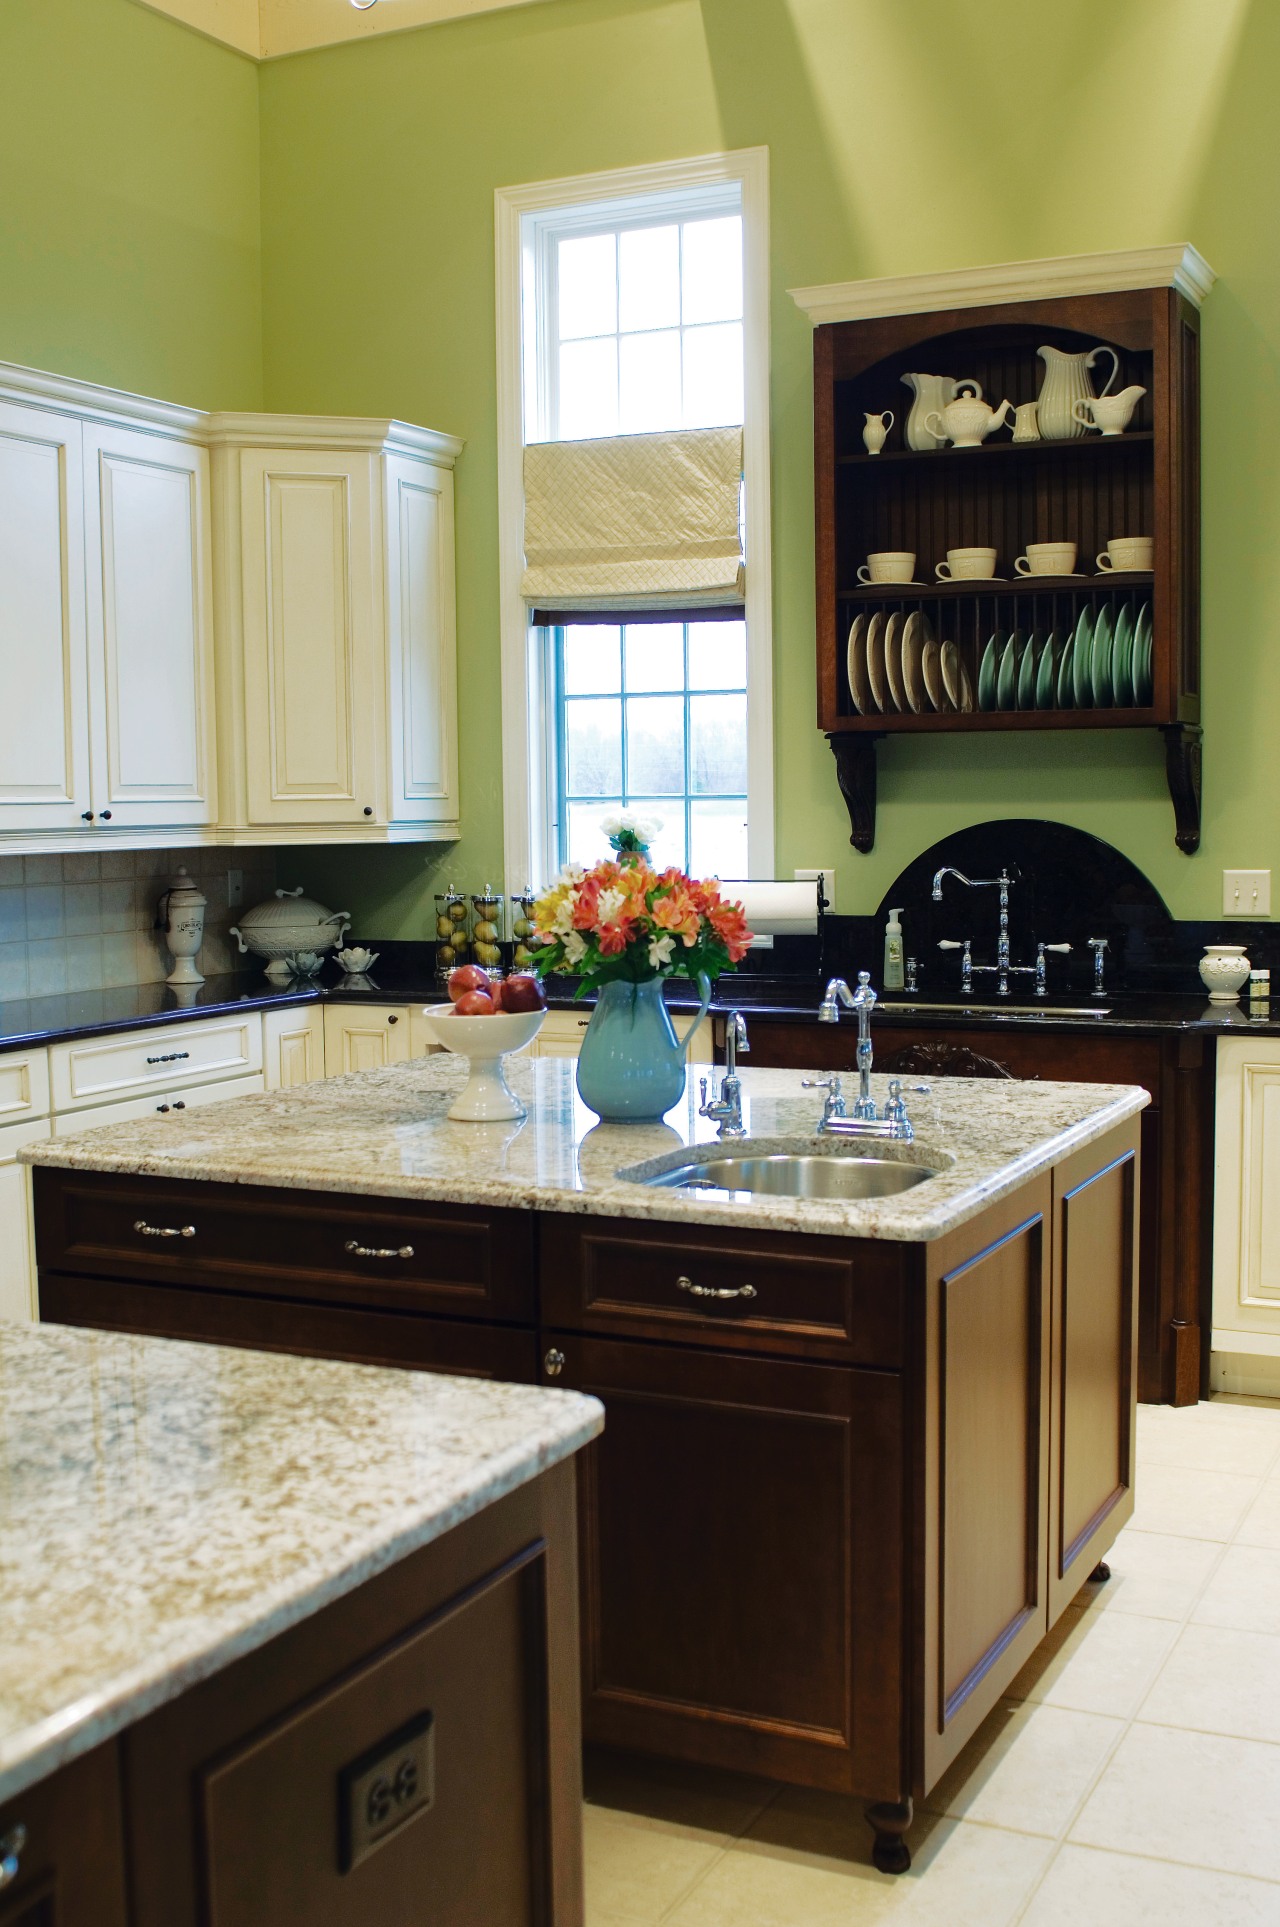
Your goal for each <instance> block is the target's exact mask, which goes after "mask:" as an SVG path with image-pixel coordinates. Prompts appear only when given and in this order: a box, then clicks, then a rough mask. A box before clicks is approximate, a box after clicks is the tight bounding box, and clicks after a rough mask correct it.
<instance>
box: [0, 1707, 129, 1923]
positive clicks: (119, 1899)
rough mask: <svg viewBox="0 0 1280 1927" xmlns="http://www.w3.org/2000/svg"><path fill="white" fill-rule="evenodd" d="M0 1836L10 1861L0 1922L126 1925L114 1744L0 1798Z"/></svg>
mask: <svg viewBox="0 0 1280 1927" xmlns="http://www.w3.org/2000/svg"><path fill="white" fill-rule="evenodd" d="M0 1842H3V1843H4V1851H5V1853H6V1855H9V1854H11V1855H12V1856H13V1858H14V1859H15V1860H16V1862H17V1871H16V1873H15V1874H14V1876H13V1879H12V1881H11V1882H10V1884H9V1885H8V1886H6V1887H5V1888H4V1889H3V1891H0V1927H127V1923H128V1922H129V1915H128V1911H127V1907H126V1900H125V1856H124V1831H123V1822H122V1817H121V1805H120V1771H119V1756H118V1753H117V1750H116V1747H115V1745H114V1744H110V1745H107V1746H100V1747H98V1748H97V1749H96V1750H95V1751H94V1752H92V1753H86V1754H85V1755H84V1757H83V1758H82V1759H79V1760H72V1761H71V1762H70V1764H69V1765H67V1766H64V1767H62V1768H61V1770H60V1771H59V1772H57V1773H55V1774H53V1775H51V1777H50V1778H49V1779H47V1780H44V1781H42V1782H41V1783H40V1784H39V1785H38V1786H33V1787H29V1788H28V1789H27V1791H26V1792H25V1793H19V1794H16V1795H15V1796H14V1797H13V1799H11V1800H7V1801H5V1802H4V1803H3V1804H0Z"/></svg>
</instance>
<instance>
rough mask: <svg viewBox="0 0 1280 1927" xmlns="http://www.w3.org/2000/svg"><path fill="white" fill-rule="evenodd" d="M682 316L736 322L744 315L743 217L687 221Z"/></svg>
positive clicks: (686, 318)
mask: <svg viewBox="0 0 1280 1927" xmlns="http://www.w3.org/2000/svg"><path fill="white" fill-rule="evenodd" d="M682 292H683V296H684V314H683V319H684V321H685V322H686V323H687V322H693V321H737V320H738V319H739V318H740V316H741V314H742V216H741V215H740V214H731V215H729V216H727V217H726V219H724V220H721V221H686V223H685V227H684V274H683V277H682Z"/></svg>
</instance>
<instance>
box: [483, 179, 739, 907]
mask: <svg viewBox="0 0 1280 1927" xmlns="http://www.w3.org/2000/svg"><path fill="white" fill-rule="evenodd" d="M764 163H765V157H764V155H763V154H762V153H761V152H759V151H758V150H757V151H754V152H752V153H749V154H745V155H737V156H733V155H729V156H721V157H712V159H711V160H709V161H700V162H693V163H687V164H685V163H678V164H675V165H674V166H673V167H671V168H658V169H654V170H636V171H631V170H628V172H627V173H625V174H621V175H617V176H612V177H611V176H595V177H591V178H590V179H589V180H586V181H568V182H548V183H544V184H541V185H540V186H539V187H537V188H527V189H515V190H507V191H504V192H503V193H500V194H499V196H498V215H499V219H498V245H499V410H500V416H501V417H502V419H501V420H500V425H499V433H500V438H501V440H500V447H501V452H502V458H503V459H502V468H503V470H504V473H505V481H506V486H505V487H503V489H502V491H501V493H502V515H503V602H504V609H503V628H504V667H503V718H504V764H505V765H506V776H507V780H506V783H505V788H504V804H505V811H506V850H507V868H508V872H509V873H510V874H509V879H508V880H509V881H511V880H512V877H513V876H515V875H516V874H517V873H518V874H519V876H520V879H521V880H522V881H523V880H524V878H525V876H526V875H527V876H528V877H529V879H530V880H532V881H535V882H537V881H540V880H541V879H542V878H544V877H545V876H546V875H548V874H550V873H551V872H553V871H554V870H555V869H556V868H558V867H559V866H560V864H562V863H565V862H577V863H586V864H589V863H591V862H594V861H595V860H596V859H597V858H598V857H600V856H602V855H604V854H606V853H607V842H606V839H605V836H604V833H603V831H602V830H601V828H600V822H601V819H602V818H604V817H608V816H610V815H613V814H615V813H616V812H617V811H618V810H619V809H620V808H624V807H625V808H634V809H637V810H639V811H640V812H641V813H642V814H644V815H645V816H648V817H650V818H656V819H659V820H660V821H661V823H662V829H661V832H660V834H659V836H658V838H657V840H656V843H655V846H654V853H655V856H656V857H657V858H658V860H659V861H661V862H672V863H676V864H679V865H680V866H681V867H682V868H685V867H687V868H690V869H692V870H693V871H694V872H695V873H698V874H703V875H710V874H717V875H721V876H726V877H742V876H746V875H748V874H756V875H760V874H766V875H767V874H769V873H770V872H771V868H772V835H773V824H772V808H773V796H772V755H771V748H772V744H771V736H772V723H771V664H770V648H769V617H770V610H769V593H770V591H769V568H768V430H767V405H768V365H767V353H766V337H765V313H766V306H767V291H766V284H765V272H764V260H765V249H766V248H767V223H766V211H765V197H766V179H765V166H764ZM504 269H505V275H504ZM504 294H505V300H504ZM504 368H505V380H504ZM739 425H741V427H742V430H743V434H742V446H743V450H744V456H743V467H744V474H745V486H744V489H743V492H742V501H741V510H740V512H741V515H742V517H743V520H744V532H745V536H746V540H745V544H744V552H745V559H746V567H745V581H746V598H745V603H744V601H743V599H742V593H741V590H736V591H735V590H731V591H729V592H728V593H726V594H724V595H710V594H709V595H708V596H707V597H706V598H705V601H704V600H703V599H700V598H698V597H695V596H693V595H691V596H690V597H689V599H688V602H689V606H686V607H680V606H664V605H663V604H662V603H661V601H659V602H657V603H656V604H655V603H654V602H653V601H652V600H650V601H649V602H647V603H646V602H642V604H641V606H640V607H639V608H637V609H628V608H627V607H626V606H625V596H624V597H622V598H621V601H622V603H623V606H622V607H617V606H616V604H615V605H614V606H612V607H611V608H610V609H608V610H593V611H592V612H591V614H590V615H584V614H582V613H581V612H580V611H575V609H574V608H573V607H570V608H567V609H560V610H557V609H556V608H554V607H552V608H549V609H547V608H539V607H537V606H529V605H528V604H527V603H524V602H522V600H521V598H520V596H519V589H518V584H519V563H520V561H521V559H522V558H521V554H520V544H521V541H522V539H523V538H522V531H523V496H522V495H521V493H520V490H519V487H518V486H517V484H518V481H519V475H520V470H519V468H518V463H519V461H520V460H522V458H523V449H524V447H525V446H527V445H529V444H533V443H541V442H554V443H573V442H582V441H588V440H594V439H597V438H604V437H610V438H613V437H623V436H658V435H660V434H661V433H662V432H663V431H670V430H675V431H681V430H709V429H734V428H736V427H737V426H739ZM734 473H736V469H735V470H734ZM551 600H552V602H554V600H555V598H554V597H552V598H551ZM678 601H679V598H678V596H674V595H673V596H671V597H669V598H668V605H670V604H672V603H675V604H677V605H678Z"/></svg>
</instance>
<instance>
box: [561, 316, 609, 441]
mask: <svg viewBox="0 0 1280 1927" xmlns="http://www.w3.org/2000/svg"><path fill="white" fill-rule="evenodd" d="M617 432H618V344H617V341H616V339H615V338H614V337H613V336H612V335H611V336H610V337H609V339H608V340H607V341H568V342H566V343H565V344H564V346H563V347H562V348H561V350H560V429H559V434H560V439H561V441H566V442H573V441H583V440H585V439H586V438H587V437H588V436H591V435H616V434H617Z"/></svg>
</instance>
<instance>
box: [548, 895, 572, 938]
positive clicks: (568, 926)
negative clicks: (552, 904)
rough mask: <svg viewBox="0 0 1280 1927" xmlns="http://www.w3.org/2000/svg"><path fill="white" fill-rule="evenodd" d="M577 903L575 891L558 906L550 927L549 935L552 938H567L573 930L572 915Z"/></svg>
mask: <svg viewBox="0 0 1280 1927" xmlns="http://www.w3.org/2000/svg"><path fill="white" fill-rule="evenodd" d="M577 902H578V892H577V891H576V890H575V891H574V892H573V894H572V895H571V896H567V897H566V898H565V899H564V901H563V902H562V903H561V904H560V906H559V908H558V909H557V910H556V914H555V917H554V920H553V921H552V925H551V934H552V936H553V937H567V936H568V934H569V932H570V931H571V930H572V929H573V913H574V910H575V908H576V906H577Z"/></svg>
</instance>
